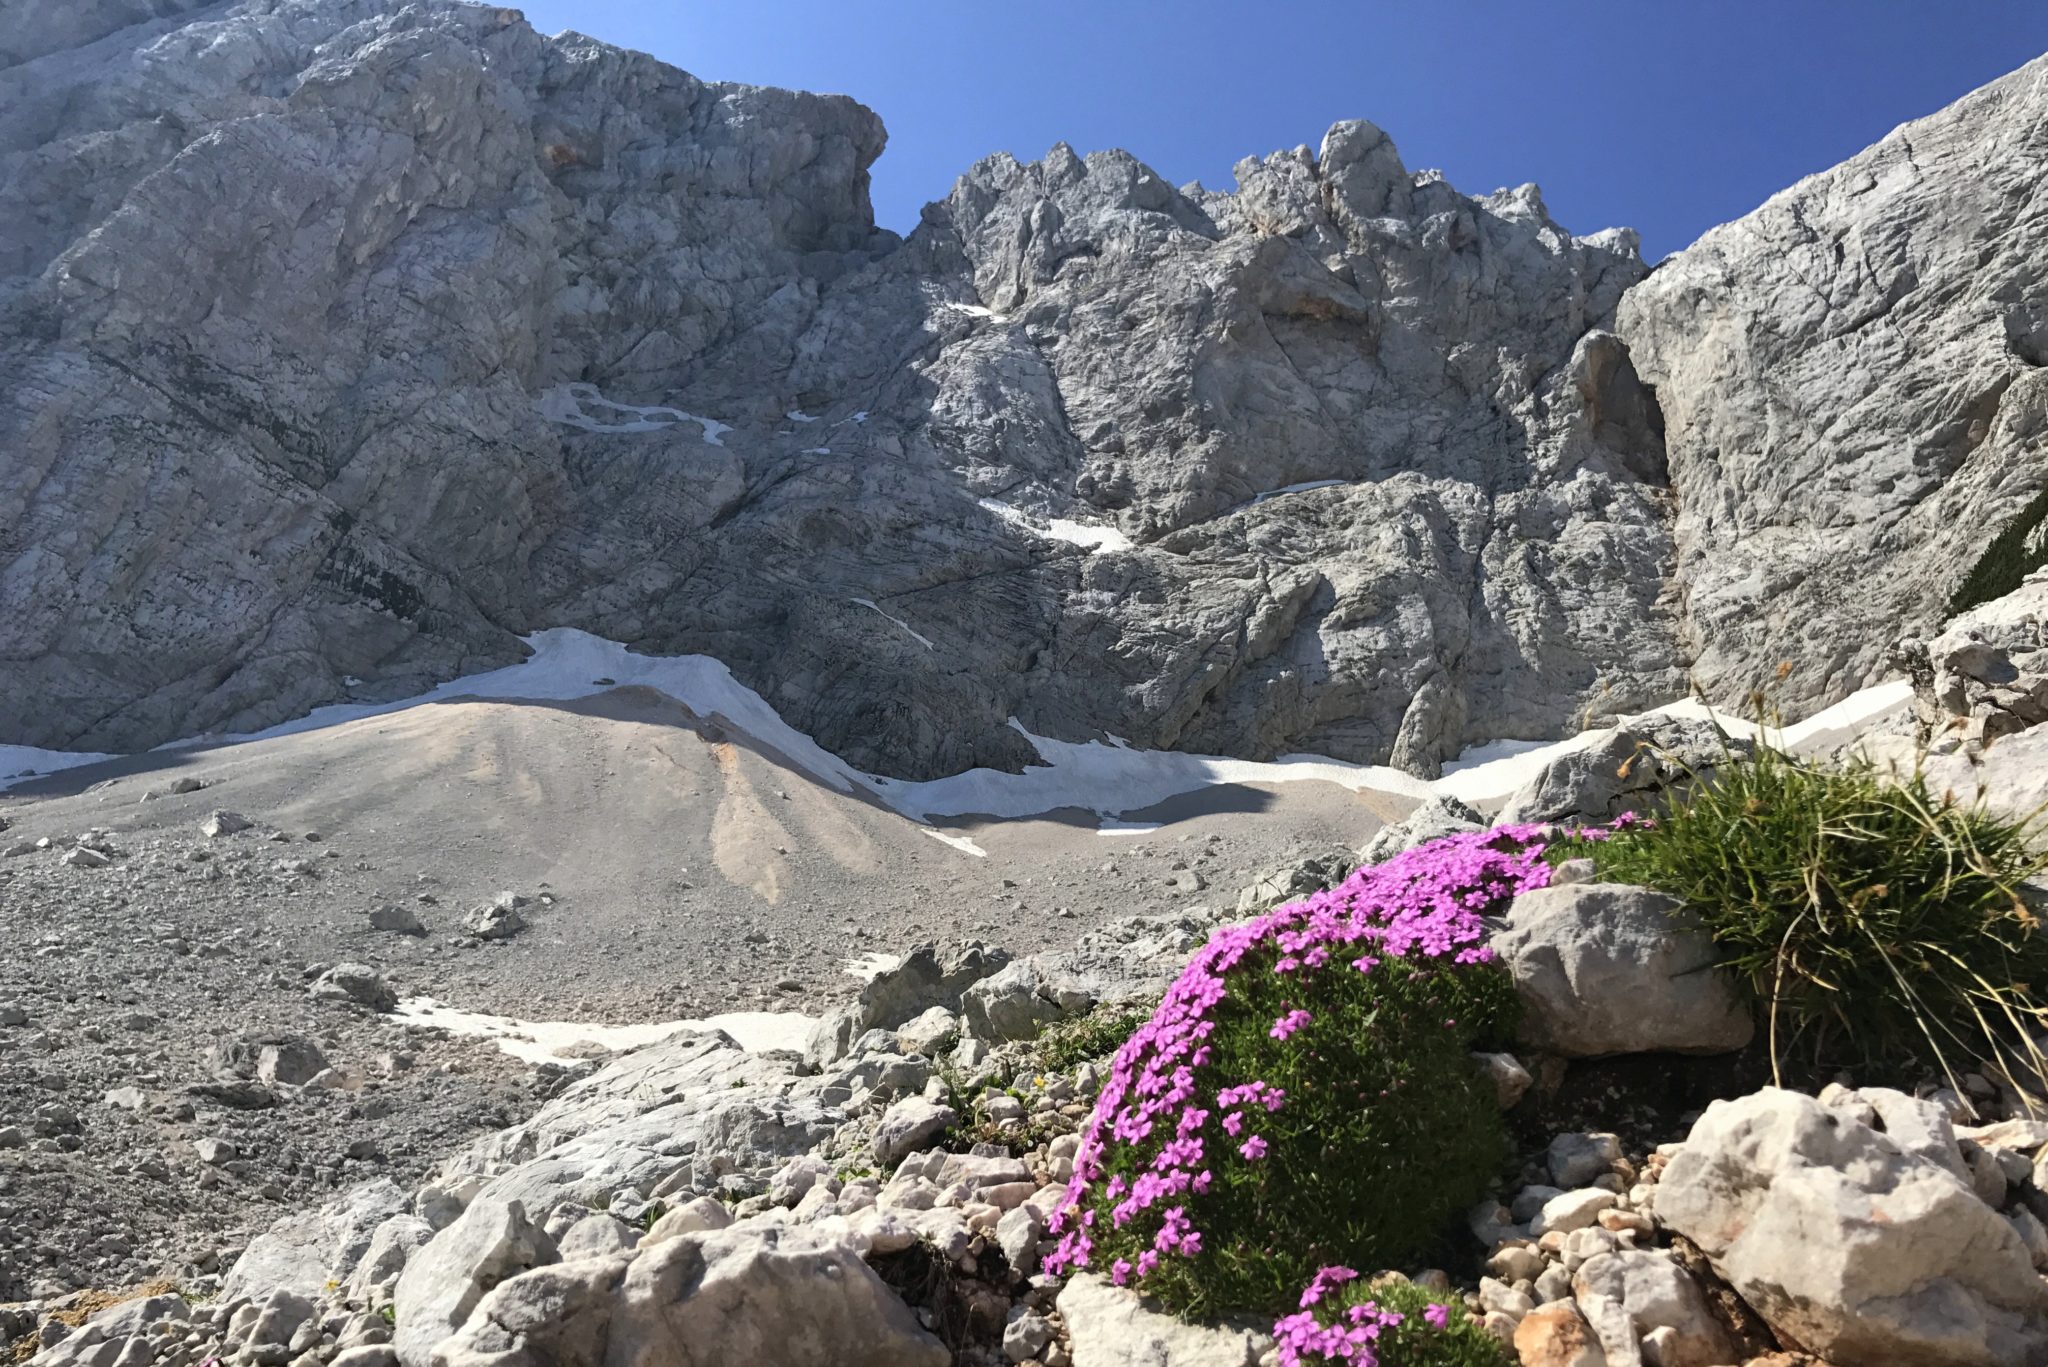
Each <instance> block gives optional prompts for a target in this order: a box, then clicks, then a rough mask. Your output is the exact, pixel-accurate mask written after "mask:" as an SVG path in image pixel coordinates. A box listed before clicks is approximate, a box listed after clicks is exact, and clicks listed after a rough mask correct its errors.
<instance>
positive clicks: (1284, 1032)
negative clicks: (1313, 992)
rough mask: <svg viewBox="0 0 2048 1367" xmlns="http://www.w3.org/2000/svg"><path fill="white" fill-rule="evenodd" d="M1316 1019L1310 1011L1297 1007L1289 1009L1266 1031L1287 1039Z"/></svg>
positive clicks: (1276, 1037)
mask: <svg viewBox="0 0 2048 1367" xmlns="http://www.w3.org/2000/svg"><path fill="white" fill-rule="evenodd" d="M1314 1019H1315V1017H1314V1016H1311V1015H1310V1014H1309V1013H1308V1012H1306V1011H1303V1010H1301V1009H1299V1008H1296V1009H1295V1010H1293V1011H1289V1012H1288V1013H1287V1014H1286V1015H1284V1016H1282V1017H1281V1018H1280V1019H1279V1020H1276V1021H1274V1022H1273V1028H1272V1029H1271V1030H1268V1031H1267V1032H1266V1033H1267V1034H1268V1035H1271V1036H1272V1037H1273V1038H1274V1039H1286V1038H1287V1037H1288V1036H1289V1035H1291V1034H1293V1033H1294V1032H1295V1031H1297V1030H1299V1029H1301V1027H1302V1026H1304V1025H1307V1024H1308V1023H1309V1022H1310V1021H1312V1020H1314Z"/></svg>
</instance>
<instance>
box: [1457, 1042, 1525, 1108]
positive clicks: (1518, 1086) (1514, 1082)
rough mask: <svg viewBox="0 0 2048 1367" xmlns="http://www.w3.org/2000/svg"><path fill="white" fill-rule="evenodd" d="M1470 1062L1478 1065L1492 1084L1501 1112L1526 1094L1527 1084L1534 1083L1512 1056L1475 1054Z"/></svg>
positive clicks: (1519, 1062) (1517, 1060)
mask: <svg viewBox="0 0 2048 1367" xmlns="http://www.w3.org/2000/svg"><path fill="white" fill-rule="evenodd" d="M1472 1061H1473V1062H1474V1063H1477V1064H1478V1065H1479V1070H1480V1071H1481V1072H1483V1073H1485V1074H1486V1076H1487V1079H1488V1080H1489V1081H1491V1082H1492V1083H1493V1093H1494V1099H1495V1100H1496V1101H1498V1102H1499V1103H1500V1108H1501V1109H1502V1110H1503V1111H1505V1110H1508V1109H1510V1108H1512V1107H1513V1106H1514V1105H1515V1103H1516V1102H1518V1101H1520V1100H1521V1099H1522V1097H1523V1096H1524V1095H1525V1094H1527V1092H1528V1090H1529V1084H1530V1083H1531V1082H1532V1081H1534V1079H1533V1078H1531V1077H1530V1076H1529V1070H1528V1069H1526V1068H1524V1067H1523V1066H1522V1063H1521V1060H1519V1059H1517V1058H1516V1057H1515V1056H1514V1055H1513V1054H1477V1053H1476V1054H1474V1055H1472Z"/></svg>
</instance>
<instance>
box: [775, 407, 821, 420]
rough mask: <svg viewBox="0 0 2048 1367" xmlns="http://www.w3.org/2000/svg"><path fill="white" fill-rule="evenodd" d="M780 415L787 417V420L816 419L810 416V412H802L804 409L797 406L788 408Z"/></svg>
mask: <svg viewBox="0 0 2048 1367" xmlns="http://www.w3.org/2000/svg"><path fill="white" fill-rule="evenodd" d="M782 416H783V417H785V418H788V419H789V420H790V421H791V422H816V421H817V419H816V418H814V417H812V416H811V415H810V414H808V413H806V412H804V411H803V410H802V409H798V408H792V409H790V410H789V411H788V412H787V413H784V414H783V415H782Z"/></svg>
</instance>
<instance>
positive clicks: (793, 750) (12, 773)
mask: <svg viewBox="0 0 2048 1367" xmlns="http://www.w3.org/2000/svg"><path fill="white" fill-rule="evenodd" d="M853 601H854V602H856V603H857V604H858V605H860V606H862V607H867V608H873V609H874V610H875V611H876V612H878V613H881V614H882V615H883V616H885V617H888V616H889V614H888V613H886V612H882V609H881V608H879V607H877V606H876V605H875V604H874V603H872V602H869V601H868V600H865V599H855V600H853ZM890 620H891V621H892V622H895V623H896V625H897V626H899V627H902V628H903V630H905V631H907V632H909V633H910V635H911V636H913V637H914V638H916V639H917V640H918V641H919V642H920V643H921V644H923V645H924V646H925V647H926V648H927V649H930V648H932V643H931V641H929V640H928V639H926V638H925V637H923V636H921V635H919V634H918V633H917V632H916V631H914V630H912V629H911V628H910V627H909V626H908V625H906V624H905V623H903V622H902V621H900V620H898V619H896V618H894V617H890ZM525 641H526V644H527V646H528V647H529V648H530V649H531V650H532V651H533V654H532V655H531V656H530V657H528V658H527V659H526V660H525V661H523V662H521V663H519V664H516V665H508V666H506V667H505V668H503V669H495V670H492V671H490V672H488V673H485V674H473V675H470V676H468V677H466V678H460V679H451V680H449V681H448V682H447V683H444V684H442V685H441V686H440V687H439V688H436V689H434V690H432V691H431V692H428V693H423V694H421V695H420V696H418V697H416V698H408V699H403V700H400V701H397V702H390V703H381V704H361V703H336V704H333V705H330V706H327V707H320V708H316V709H314V710H313V711H312V712H309V713H307V714H306V715H305V716H303V717H300V718H297V719H296V720H293V721H288V722H284V723H281V724H279V725H277V726H273V727H269V728H268V729H266V730H262V731H256V732H248V733H241V734H233V735H227V736H203V737H195V738H193V739H191V740H186V741H180V742H175V743H173V744H172V745H169V746H164V747H160V748H163V749H178V748H185V747H188V746H192V745H201V744H208V745H212V744H234V743H238V742H242V741H251V740H268V739H270V738H272V737H275V736H286V735H293V734H296V733H299V732H302V731H311V730H317V729H319V728H322V727H328V726H335V725H338V724H340V723H342V722H349V721H355V720H358V719H360V718H363V717H374V716H382V715H385V714H388V713H392V712H398V711H402V710H404V709H406V708H411V707H418V706H420V705H422V704H425V703H437V702H450V701H454V700H456V699H483V700H489V699H525V700H560V701H567V700H570V699H575V698H586V697H591V696H594V695H596V694H599V693H603V692H606V691H608V690H609V689H612V688H615V687H625V686H630V685H640V686H644V687H648V688H653V689H657V690H659V691H660V692H663V693H666V694H668V695H669V696H670V697H672V698H674V699H676V700H677V701H678V702H680V703H682V704H683V705H684V706H685V707H688V708H689V709H690V710H691V711H693V712H695V713H697V714H698V715H700V716H704V717H712V716H716V717H719V718H722V719H723V720H724V721H725V723H726V724H728V725H730V726H732V727H734V728H736V729H737V730H739V731H742V732H744V733H745V734H747V735H748V736H750V737H752V738H753V739H754V740H756V741H758V742H760V743H761V744H763V745H765V746H767V747H768V748H770V749H772V750H774V751H776V752H777V753H779V754H781V755H782V756H784V757H785V758H786V759H787V760H788V761H789V762H790V763H791V764H793V765H794V766H796V767H797V768H798V769H800V770H802V771H803V772H804V773H806V774H808V775H809V776H810V777H811V778H813V779H815V780H816V781H818V782H819V783H822V784H825V785H826V786H828V787H831V788H833V789H836V790H838V791H839V792H842V793H851V792H865V793H868V794H870V795H871V796H873V797H875V798H877V799H878V800H880V801H881V802H882V803H883V804H884V805H886V806H888V807H890V808H893V809H894V810H895V811H897V812H898V813H900V814H901V815H903V816H905V817H907V818H909V819H910V820H912V821H915V822H918V823H919V824H921V825H923V824H929V823H930V822H931V821H933V820H934V819H935V818H943V817H965V816H980V817H988V818H995V819H1008V818H1020V817H1031V816H1039V815H1042V814H1044V813H1046V812H1053V811H1060V810H1063V809H1075V808H1078V809H1080V810H1083V811H1089V812H1093V813H1095V814H1096V815H1097V817H1098V818H1100V819H1101V826H1100V829H1101V830H1102V831H1103V833H1104V834H1117V833H1132V834H1136V833H1141V832H1142V831H1143V830H1144V829H1146V828H1147V826H1148V824H1149V823H1135V824H1134V823H1129V822H1125V821H1122V820H1121V819H1120V818H1123V817H1124V816H1125V815H1126V814H1127V813H1133V812H1142V811H1144V810H1145V809H1147V808H1149V807H1152V806H1155V805H1157V804H1159V803H1161V802H1164V801H1166V800H1167V799H1169V798H1174V797H1179V796H1181V795H1183V794H1186V793H1192V792H1198V791H1201V790H1202V789H1205V788H1210V787H1214V786H1217V785H1220V784H1280V783H1295V782H1301V781H1304V780H1314V781H1319V782H1323V783H1333V784H1336V785H1337V786H1339V787H1341V788H1345V789H1348V790H1350V791H1352V792H1375V793H1383V794H1387V795H1391V796H1399V797H1404V798H1412V799H1416V800H1420V799H1423V798H1427V797H1429V796H1431V795H1432V794H1436V793H1443V794H1446V795H1448V796H1451V797H1456V798H1459V799H1461V800H1463V801H1465V802H1469V803H1473V804H1475V805H1481V806H1483V805H1486V804H1488V803H1495V802H1499V801H1501V800H1503V799H1505V798H1506V797H1507V796H1508V795H1509V794H1511V793H1513V792H1514V791H1515V789H1517V788H1519V787H1520V786H1521V785H1522V784H1523V783H1525V782H1527V781H1528V780H1529V779H1530V778H1532V777H1533V776H1535V774H1536V773H1538V772H1539V771H1540V770H1541V769H1542V767H1543V766H1544V765H1545V764H1547V763H1548V762H1549V761H1550V760H1551V759H1553V758H1555V757H1556V756H1558V755H1562V754H1566V753H1569V752H1571V751H1573V750H1576V749H1580V748H1583V747H1584V746H1586V745H1589V744H1591V743H1593V742H1594V741H1596V740H1598V739H1599V738H1600V737H1602V736H1604V735H1606V734H1607V732H1606V730H1604V729H1603V730H1595V731H1589V732H1585V733H1583V734H1581V735H1577V736H1571V737H1567V738H1566V739H1563V740H1559V741H1554V742H1551V743H1548V744H1537V743H1532V742H1528V741H1495V742H1491V743H1489V744H1487V745H1482V746H1477V747H1475V748H1473V749H1472V750H1469V751H1467V752H1466V753H1465V754H1464V755H1462V756H1460V757H1459V758H1458V759H1457V760H1454V761H1453V762H1451V763H1450V764H1448V765H1446V766H1445V769H1444V776H1443V777H1442V778H1439V779H1436V780H1428V779H1420V778H1417V777H1415V776H1414V775H1412V774H1408V773H1404V772H1402V771H1401V770H1399V769H1394V768H1390V767H1388V766H1386V765H1376V764H1350V763H1346V762H1344V761H1342V760H1333V759H1326V758H1323V757H1321V756H1317V755H1284V756H1282V757H1281V758H1279V759H1276V760H1264V761H1261V760H1244V759H1232V758H1229V757H1227V756H1222V755H1191V754H1184V753H1182V752H1180V751H1175V750H1138V749H1133V748H1131V747H1130V746H1128V745H1125V744H1122V743H1120V742H1109V741H1095V740H1091V741H1064V740H1055V739H1053V738H1051V737H1049V736H1039V735H1034V734H1032V733H1031V732H1030V731H1029V730H1028V729H1026V728H1025V726H1024V725H1023V724H1022V723H1021V722H1018V721H1016V720H1015V719H1012V720H1011V722H1010V725H1011V726H1013V727H1015V728H1016V730H1017V731H1018V733H1019V734H1021V735H1022V736H1023V737H1024V738H1025V739H1026V740H1028V741H1029V742H1030V743H1031V747H1032V749H1033V750H1035V751H1036V752H1037V754H1038V757H1039V759H1040V760H1041V761H1042V763H1040V764H1035V765H1031V766H1028V767H1027V768H1025V769H1024V771H1023V772H1022V773H1016V774H1012V773H1005V772H1003V771H1001V770H997V769H970V770H968V771H967V772H965V773H961V774H954V775H951V776H949V777H947V778H940V779H930V780H926V781H922V782H912V781H908V780H903V779H893V778H884V777H881V776H878V775H873V774H867V773H863V772H861V771H860V770H858V769H855V768H854V767H853V766H852V765H850V764H848V763H847V762H846V761H845V760H842V759H840V758H839V757H838V756H837V755H834V754H832V753H831V752H829V751H827V750H826V749H824V747H822V746H820V745H819V744H818V743H817V742H816V741H814V740H812V739H811V738H810V737H809V736H807V735H805V734H803V733H802V732H801V731H798V730H797V729H796V728H795V727H793V726H791V725H789V724H788V723H787V722H785V721H784V720H783V719H782V717H781V716H780V715H779V714H778V713H777V712H776V711H775V709H774V708H773V707H771V706H770V705H769V704H768V702H767V700H766V699H764V698H763V697H761V695H760V694H758V693H756V692H754V690H753V689H751V688H748V687H747V686H746V685H744V684H742V683H741V682H740V681H739V680H737V679H735V678H734V677H733V675H732V671H731V670H729V669H727V668H726V667H725V666H724V665H723V664H721V663H720V662H719V661H717V660H715V659H713V658H711V657H710V656H708V655H674V656H657V655H637V654H635V653H633V652H632V651H630V650H628V649H626V647H625V646H623V645H621V644H619V643H618V642H616V641H607V640H604V639H603V638H601V637H597V636H593V635H591V634H590V633H588V632H585V631H577V630H575V629H573V628H568V627H558V628H554V629H552V630H548V631H541V632H536V633H534V634H533V635H531V636H528V637H526V638H525ZM599 680H604V682H602V683H600V682H599ZM1911 698H1912V687H1911V685H1910V684H1908V683H1906V682H1905V681H1904V680H1895V681H1892V682H1889V683H1884V684H1879V685H1877V686H1875V687H1873V688H1867V689H1864V690H1863V691H1862V692H1860V693H1856V694H1853V695H1852V696H1850V697H1848V698H1845V699H1843V700H1842V701H1841V702H1839V703H1836V704H1835V705H1834V706H1833V707H1830V708H1827V709H1826V710H1825V711H1822V712H1819V713H1816V714H1815V715H1814V716H1812V717H1809V718H1807V719H1805V720H1804V721H1801V722H1798V723H1796V724H1794V725H1791V726H1788V727H1786V728H1784V729H1783V731H1782V732H1781V733H1780V735H1779V742H1780V743H1781V744H1783V745H1786V746H1788V747H1790V748H1794V749H1823V748H1826V747H1828V746H1831V745H1835V744H1840V743H1842V742H1844V741H1847V740H1850V739H1852V738H1853V737H1854V736H1856V735H1857V734H1859V733H1860V732H1861V731H1863V730H1864V729H1865V728H1867V727H1868V726H1869V725H1870V724H1871V723H1872V722H1874V721H1876V720H1878V719H1880V718H1882V717H1884V716H1886V715H1887V714H1890V713H1892V712H1894V711H1896V710H1898V709H1902V708H1904V707H1906V706H1907V705H1908V704H1909V703H1910V701H1911ZM1656 712H1657V713H1659V714H1664V715H1671V716H1682V717H1702V718H1703V717H1709V716H1711V717H1713V719H1714V720H1716V721H1718V722H1719V723H1720V724H1721V725H1722V727H1724V728H1725V729H1726V730H1728V731H1729V733H1730V734H1734V735H1745V736H1746V735H1754V734H1755V733H1756V731H1757V727H1756V726H1755V725H1754V724H1753V723H1750V722H1747V721H1744V720H1742V719H1740V718H1737V717H1734V716H1731V715H1729V714H1727V713H1721V712H1712V711H1710V710H1709V709H1708V708H1707V707H1706V706H1705V705H1703V704H1701V703H1700V702H1698V701H1697V700H1693V699H1688V700H1686V701H1683V702H1677V703H1672V704H1670V705H1668V706H1666V707H1661V708H1658V709H1656ZM110 758H113V756H109V755H101V754H73V753H70V752H66V751H56V750H38V749H35V748H33V747H29V746H0V788H5V787H7V786H9V785H10V784H11V783H15V782H19V781H21V779H23V778H24V777H27V776H28V774H29V773H30V772H36V773H52V772H56V771H58V770H61V769H69V768H76V767H79V766H82V765H87V764H94V763H98V762H100V761H102V760H106V759H110ZM934 834H937V833H934ZM939 838H940V839H943V840H945V841H946V842H947V843H948V844H951V845H954V846H955V847H956V848H958V849H961V850H963V851H967V852H969V853H976V854H978V853H980V850H979V849H978V848H976V849H973V850H969V849H968V847H969V846H971V845H973V843H974V842H973V841H971V840H967V839H966V838H965V837H955V836H945V835H940V836H939Z"/></svg>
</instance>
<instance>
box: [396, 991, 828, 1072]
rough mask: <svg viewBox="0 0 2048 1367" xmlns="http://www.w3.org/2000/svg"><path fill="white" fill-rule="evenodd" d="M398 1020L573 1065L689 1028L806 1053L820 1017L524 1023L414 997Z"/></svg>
mask: <svg viewBox="0 0 2048 1367" xmlns="http://www.w3.org/2000/svg"><path fill="white" fill-rule="evenodd" d="M391 1014H392V1018H393V1019H395V1020H400V1021H405V1022H407V1023H408V1024H414V1025H423V1026H427V1027H430V1028H435V1029H441V1030H446V1031H448V1032H450V1033H451V1034H457V1035H468V1036H471V1037H474V1038H477V1039H487V1040H490V1041H492V1042H493V1043H495V1044H496V1045H497V1046H498V1047H499V1048H500V1049H502V1050H504V1051H505V1052H506V1053H508V1054H510V1055H511V1056H512V1057H514V1058H518V1059H524V1060H526V1061H527V1062H528V1063H554V1064H562V1065H571V1064H574V1063H576V1062H578V1061H579V1050H578V1046H593V1045H594V1046H596V1047H598V1048H602V1049H610V1050H613V1051H614V1052H623V1051H625V1050H627V1049H640V1048H644V1047H645V1046H647V1045H650V1044H656V1043H659V1042H660V1041H662V1040H665V1039H667V1038H668V1037H669V1036H671V1035H674V1034H679V1033H681V1032H682V1031H685V1030H722V1031H724V1032H725V1033H726V1034H728V1035H730V1036H731V1037H732V1039H733V1042H734V1043H735V1044H737V1045H739V1046H740V1048H742V1049H745V1050H746V1051H747V1052H748V1053H754V1054H758V1053H765V1052H767V1051H768V1050H771V1049H795V1050H798V1051H802V1049H803V1048H804V1045H805V1043H806V1041H808V1040H809V1038H810V1034H811V1030H812V1028H813V1027H814V1026H816V1025H817V1023H818V1019H817V1017H815V1016H805V1015H800V1014H798V1013H796V1012H793V1011H733V1012H728V1013H727V1014H725V1015H722V1016H708V1017H706V1018H705V1019H703V1020H675V1021H659V1022H655V1023H651V1024H646V1025H589V1024H582V1023H579V1022H576V1021H523V1020H515V1019H513V1018H512V1017H510V1016H491V1015H486V1014H484V1013H483V1012H480V1011H463V1010H460V1009H458V1008H456V1007H453V1006H444V1005H443V1004H442V1003H440V1002H437V1001H435V1000H434V999H433V998H432V997H408V998H406V999H405V1000H404V1001H401V1002H400V1003H399V1004H398V1009H397V1010H396V1011H394V1012H392V1013H391Z"/></svg>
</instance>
